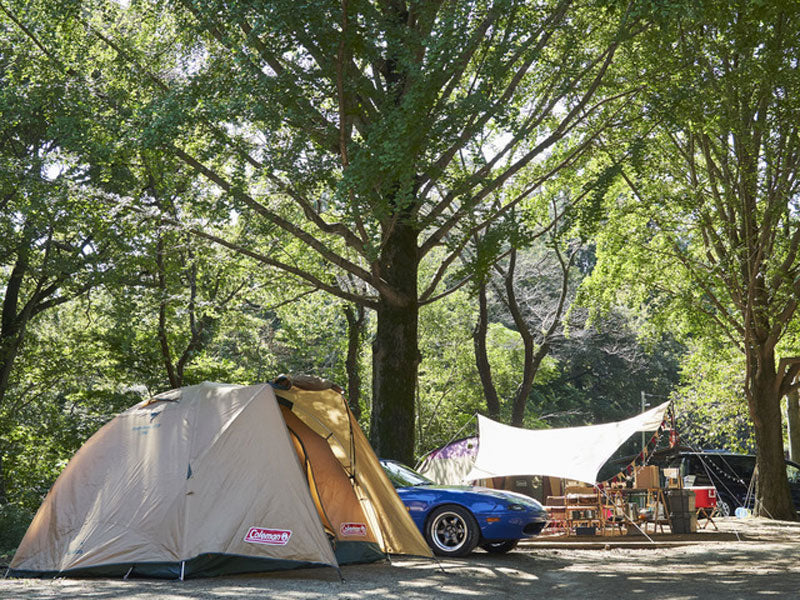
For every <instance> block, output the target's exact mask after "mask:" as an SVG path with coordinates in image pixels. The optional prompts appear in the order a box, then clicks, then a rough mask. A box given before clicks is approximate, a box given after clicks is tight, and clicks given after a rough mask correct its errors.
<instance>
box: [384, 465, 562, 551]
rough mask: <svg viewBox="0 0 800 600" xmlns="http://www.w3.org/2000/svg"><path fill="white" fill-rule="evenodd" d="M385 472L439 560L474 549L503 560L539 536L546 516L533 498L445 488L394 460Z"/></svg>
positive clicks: (514, 494)
mask: <svg viewBox="0 0 800 600" xmlns="http://www.w3.org/2000/svg"><path fill="white" fill-rule="evenodd" d="M381 465H382V466H383V470H384V471H386V475H387V476H388V477H389V480H390V481H391V482H392V484H393V485H394V487H395V489H396V490H397V494H398V495H399V496H400V499H401V500H402V501H403V504H405V505H406V508H407V509H408V512H409V514H410V515H411V518H412V519H413V520H414V523H416V525H417V527H419V530H420V531H421V532H422V535H424V536H425V540H426V541H427V542H428V545H429V546H430V547H431V549H432V550H433V552H434V553H435V554H438V555H440V556H466V555H467V554H469V553H470V552H472V551H473V550H474V549H475V548H476V546H480V547H481V548H483V549H484V550H486V551H487V552H491V553H494V554H502V553H505V552H509V551H510V550H512V549H513V548H514V547H515V546H516V545H517V543H518V542H519V540H520V539H521V538H525V537H531V536H534V535H537V534H538V533H539V532H540V531H541V530H542V529H543V528H544V526H545V523H546V522H547V513H546V512H545V510H544V508H543V507H542V505H541V504H539V503H538V502H537V501H536V500H534V499H533V498H529V497H528V496H523V495H522V494H517V493H514V492H507V491H502V490H491V489H488V488H481V487H473V486H441V485H438V484H436V483H434V482H433V481H431V480H430V479H428V478H427V477H424V476H423V475H420V474H419V473H417V472H416V471H414V470H413V469H410V468H408V467H407V466H405V465H404V464H402V463H399V462H397V461H393V460H381Z"/></svg>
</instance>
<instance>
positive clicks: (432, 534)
mask: <svg viewBox="0 0 800 600" xmlns="http://www.w3.org/2000/svg"><path fill="white" fill-rule="evenodd" d="M479 538H480V532H479V530H478V524H477V523H476V521H475V518H474V517H473V516H472V514H471V513H470V512H469V511H468V510H467V509H466V508H463V507H461V506H455V505H452V506H440V507H439V508H437V509H436V510H434V511H433V512H432V513H431V515H430V517H429V519H428V524H427V526H426V527H425V539H426V541H427V542H428V545H429V546H430V547H431V549H432V550H433V552H434V553H435V554H438V555H440V556H466V555H467V554H469V553H470V552H472V551H473V550H474V549H475V546H477V545H478V540H479Z"/></svg>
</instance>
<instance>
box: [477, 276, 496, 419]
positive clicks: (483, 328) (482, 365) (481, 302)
mask: <svg viewBox="0 0 800 600" xmlns="http://www.w3.org/2000/svg"><path fill="white" fill-rule="evenodd" d="M488 329H489V315H488V310H487V307H486V285H485V284H484V285H481V287H480V289H479V290H478V322H477V323H476V324H475V330H474V331H473V332H472V342H473V345H474V346H475V366H476V367H477V368H478V375H479V376H480V378H481V386H482V387H483V397H484V398H485V399H486V410H487V411H488V412H489V416H490V417H491V418H492V419H495V420H496V419H497V418H498V417H499V416H500V399H499V398H498V397H497V389H495V387H494V381H492V366H491V365H490V364H489V355H488V353H487V352H486V333H487V331H488Z"/></svg>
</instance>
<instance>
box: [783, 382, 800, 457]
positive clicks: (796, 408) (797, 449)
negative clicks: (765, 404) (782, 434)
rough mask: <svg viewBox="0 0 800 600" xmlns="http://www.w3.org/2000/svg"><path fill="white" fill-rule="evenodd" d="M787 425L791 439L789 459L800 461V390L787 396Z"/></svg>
mask: <svg viewBox="0 0 800 600" xmlns="http://www.w3.org/2000/svg"><path fill="white" fill-rule="evenodd" d="M786 423H787V429H788V437H789V458H790V459H792V460H793V461H795V462H798V461H800V390H794V391H792V392H789V394H788V395H787V396H786Z"/></svg>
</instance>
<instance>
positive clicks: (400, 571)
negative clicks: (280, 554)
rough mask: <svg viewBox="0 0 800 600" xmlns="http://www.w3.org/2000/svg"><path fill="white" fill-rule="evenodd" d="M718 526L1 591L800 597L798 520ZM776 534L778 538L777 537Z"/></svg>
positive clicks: (212, 598)
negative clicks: (732, 536) (736, 530)
mask: <svg viewBox="0 0 800 600" xmlns="http://www.w3.org/2000/svg"><path fill="white" fill-rule="evenodd" d="M749 521H750V522H748V523H743V522H738V523H737V522H729V521H724V522H722V523H721V529H729V528H730V527H731V526H732V525H735V526H737V527H740V528H741V530H742V531H741V534H742V535H743V538H744V540H745V541H742V542H737V541H733V542H708V543H700V544H693V545H689V546H682V547H658V546H654V547H652V548H648V549H642V548H635V549H634V548H618V547H609V548H608V549H597V550H576V549H571V548H564V549H559V548H550V547H548V548H542V549H536V548H531V546H523V547H521V548H520V549H517V550H515V551H514V552H511V553H510V554H508V555H505V556H495V555H490V554H487V553H485V552H482V551H477V552H475V553H474V554H473V555H472V556H470V557H468V558H465V559H446V560H445V559H443V560H441V561H439V562H437V561H433V560H422V559H404V558H397V557H395V558H394V559H393V560H392V563H391V564H389V563H377V564H371V565H353V566H348V567H344V568H343V569H342V574H343V576H344V578H345V581H344V582H342V581H341V580H340V579H339V576H338V574H337V573H336V571H335V570H334V569H305V570H298V571H285V572H280V573H272V574H264V575H256V576H253V575H245V576H238V577H225V578H216V579H199V580H189V581H185V582H179V581H163V580H132V581H120V580H99V579H93V580H64V579H60V580H4V581H0V598H3V599H5V598H15V599H19V600H49V599H53V598H84V599H91V600H111V599H118V598H120V599H129V600H187V599H189V598H197V599H200V600H227V599H232V598H262V597H270V598H286V599H291V600H294V599H297V600H301V599H315V600H316V599H322V598H341V599H349V600H372V599H379V598H386V599H389V600H415V599H417V598H437V599H438V598H442V599H446V600H449V599H457V598H465V599H471V598H482V597H485V598H498V597H500V598H506V597H507V598H510V597H519V598H534V597H536V598H546V599H547V600H550V599H558V598H591V599H593V600H594V599H600V600H604V599H605V600H623V599H625V598H637V597H642V598H663V599H669V600H708V599H710V598H725V599H729V598H764V597H780V598H796V597H800V524H794V523H792V524H774V523H770V522H767V523H761V522H760V521H758V520H749ZM775 540H778V541H775Z"/></svg>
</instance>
